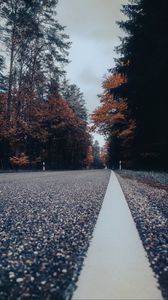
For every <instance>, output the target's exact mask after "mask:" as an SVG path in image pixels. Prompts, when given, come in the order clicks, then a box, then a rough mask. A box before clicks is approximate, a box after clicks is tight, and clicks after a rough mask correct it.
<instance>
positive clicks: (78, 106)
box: [61, 78, 87, 121]
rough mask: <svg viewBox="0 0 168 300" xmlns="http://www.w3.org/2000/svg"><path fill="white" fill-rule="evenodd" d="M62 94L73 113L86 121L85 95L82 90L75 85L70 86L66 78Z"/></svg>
mask: <svg viewBox="0 0 168 300" xmlns="http://www.w3.org/2000/svg"><path fill="white" fill-rule="evenodd" d="M61 92H62V94H63V96H64V98H65V99H66V101H67V102H68V105H69V107H70V108H71V109H72V110H73V112H74V113H76V114H77V115H78V117H79V118H81V119H82V120H84V121H86V120H87V110H86V107H85V101H84V97H83V93H81V91H80V89H79V88H78V87H77V86H76V85H75V84H70V83H69V81H68V80H66V79H65V78H64V80H63V82H62V85H61Z"/></svg>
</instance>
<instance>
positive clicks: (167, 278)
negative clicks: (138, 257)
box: [117, 170, 168, 299]
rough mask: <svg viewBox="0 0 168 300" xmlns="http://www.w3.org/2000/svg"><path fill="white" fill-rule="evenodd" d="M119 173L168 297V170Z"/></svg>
mask: <svg viewBox="0 0 168 300" xmlns="http://www.w3.org/2000/svg"><path fill="white" fill-rule="evenodd" d="M118 174H119V175H117V176H118V180H119V182H120V184H121V187H122V189H123V192H124V194H125V196H126V199H127V202H128V205H129V208H130V210H131V213H132V216H133V218H134V221H135V223H136V227H137V229H138V231H139V235H140V237H141V240H142V242H143V245H144V248H145V250H146V252H147V255H148V258H149V261H150V264H151V267H152V269H153V271H154V272H155V274H156V277H157V279H158V281H159V284H160V288H161V290H162V295H163V297H164V299H168V173H155V172H136V171H129V170H127V171H125V170H123V171H121V172H118Z"/></svg>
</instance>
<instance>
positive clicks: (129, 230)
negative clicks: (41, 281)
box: [72, 172, 163, 300]
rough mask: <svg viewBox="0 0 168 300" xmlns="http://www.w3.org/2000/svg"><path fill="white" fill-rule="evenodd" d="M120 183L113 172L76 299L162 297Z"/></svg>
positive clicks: (75, 294) (102, 299) (74, 298)
mask: <svg viewBox="0 0 168 300" xmlns="http://www.w3.org/2000/svg"><path fill="white" fill-rule="evenodd" d="M157 285H158V284H157V281H156V279H155V277H154V274H153V272H152V269H151V268H150V266H149V262H148V259H147V257H146V253H145V250H144V248H143V245H142V242H141V240H140V238H139V235H138V232H137V229H136V227H135V223H134V221H133V218H132V215H131V213H130V210H129V208H128V205H127V202H126V200H125V197H124V194H123V192H122V190H121V187H120V184H119V182H118V180H117V178H116V176H115V174H114V172H112V173H111V177H110V180H109V184H108V187H107V191H106V195H105V198H104V202H103V205H102V208H101V211H100V214H99V217H98V221H97V224H96V226H95V230H94V234H93V239H92V241H91V244H90V247H89V250H88V253H87V257H86V259H85V261H84V267H83V269H82V272H81V275H80V277H79V281H78V287H77V290H76V291H75V293H74V295H73V298H72V299H73V300H81V299H82V300H93V299H94V300H98V299H101V300H107V299H110V300H111V299H120V300H121V299H129V300H130V299H134V300H135V299H141V300H142V299H145V300H147V299H148V300H149V299H152V300H154V299H157V300H159V299H163V298H162V296H161V292H160V290H159V289H158V287H157Z"/></svg>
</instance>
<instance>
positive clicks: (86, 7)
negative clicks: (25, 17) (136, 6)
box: [57, 0, 128, 146]
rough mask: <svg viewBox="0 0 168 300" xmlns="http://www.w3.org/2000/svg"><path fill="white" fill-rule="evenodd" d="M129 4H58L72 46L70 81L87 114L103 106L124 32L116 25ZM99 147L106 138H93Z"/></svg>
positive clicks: (84, 0)
mask: <svg viewBox="0 0 168 300" xmlns="http://www.w3.org/2000/svg"><path fill="white" fill-rule="evenodd" d="M127 2H128V0H59V3H58V6H57V19H58V21H59V23H60V24H61V25H64V26H66V29H65V33H67V34H68V35H69V36H70V41H71V42H72V45H71V49H70V51H69V52H70V53H69V59H70V61H71V63H70V64H69V65H68V66H67V67H66V70H67V78H68V79H69V80H70V82H71V83H75V84H76V85H77V86H78V87H79V88H80V89H81V92H82V93H83V94H84V99H85V101H86V107H87V109H88V112H89V113H91V112H93V111H94V110H95V109H96V107H98V106H99V105H100V102H99V99H98V97H97V95H98V94H101V92H102V88H101V85H102V82H103V79H104V78H105V75H107V74H108V69H110V68H112V67H114V66H115V62H114V58H115V57H117V54H116V53H115V51H114V49H115V47H116V46H117V45H119V44H120V40H119V36H121V35H123V32H122V31H121V30H120V29H119V26H118V25H117V24H116V21H120V20H121V19H123V18H124V16H123V14H122V13H121V12H120V9H121V8H122V4H126V3H127ZM94 139H97V140H98V141H99V144H100V146H102V145H103V143H104V138H103V136H100V135H97V134H94Z"/></svg>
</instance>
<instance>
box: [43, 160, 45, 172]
mask: <svg viewBox="0 0 168 300" xmlns="http://www.w3.org/2000/svg"><path fill="white" fill-rule="evenodd" d="M43 171H45V162H44V161H43Z"/></svg>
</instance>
